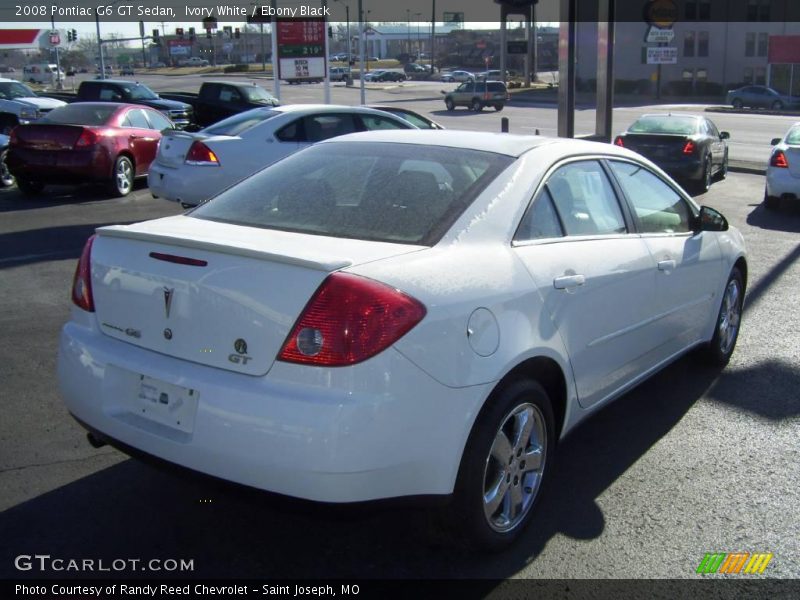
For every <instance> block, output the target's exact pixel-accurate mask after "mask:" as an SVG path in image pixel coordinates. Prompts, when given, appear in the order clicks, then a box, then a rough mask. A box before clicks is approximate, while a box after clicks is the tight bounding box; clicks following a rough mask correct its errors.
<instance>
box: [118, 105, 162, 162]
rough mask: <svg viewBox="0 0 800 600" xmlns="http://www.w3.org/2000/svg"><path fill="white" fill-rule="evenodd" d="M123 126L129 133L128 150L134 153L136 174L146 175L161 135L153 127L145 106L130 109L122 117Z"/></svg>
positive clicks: (127, 133)
mask: <svg viewBox="0 0 800 600" xmlns="http://www.w3.org/2000/svg"><path fill="white" fill-rule="evenodd" d="M122 128H123V129H124V130H125V132H124V135H127V146H128V150H129V151H130V152H131V154H132V155H133V162H134V169H135V171H136V175H137V176H140V175H146V174H147V170H148V169H149V168H150V163H151V162H153V159H154V158H155V157H156V149H157V147H158V140H159V139H161V135H160V134H158V133H157V132H156V131H155V130H154V129H153V128H152V126H151V125H150V121H149V120H148V119H147V116H146V115H145V109H143V108H131V109H129V110H128V111H127V113H126V114H125V116H124V117H123V119H122Z"/></svg>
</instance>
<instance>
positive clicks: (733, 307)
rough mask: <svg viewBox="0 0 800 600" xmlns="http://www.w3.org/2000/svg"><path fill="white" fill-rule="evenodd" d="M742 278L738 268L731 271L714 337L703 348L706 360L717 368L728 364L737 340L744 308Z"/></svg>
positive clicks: (723, 294)
mask: <svg viewBox="0 0 800 600" xmlns="http://www.w3.org/2000/svg"><path fill="white" fill-rule="evenodd" d="M744 292H745V289H744V277H742V273H741V271H740V270H739V268H738V267H734V268H733V270H732V271H731V274H730V277H729V278H728V283H726V284H725V291H724V292H723V293H722V304H721V305H720V308H719V315H718V316H717V324H716V326H715V328H714V337H712V338H711V341H710V342H709V343H708V345H707V346H706V347H705V357H706V360H707V361H708V362H709V363H710V364H712V365H714V366H717V367H724V366H725V365H727V364H728V361H730V359H731V355H732V354H733V349H734V348H736V340H738V339H739V327H740V325H741V320H742V307H743V306H744Z"/></svg>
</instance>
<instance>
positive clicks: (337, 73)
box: [328, 67, 350, 81]
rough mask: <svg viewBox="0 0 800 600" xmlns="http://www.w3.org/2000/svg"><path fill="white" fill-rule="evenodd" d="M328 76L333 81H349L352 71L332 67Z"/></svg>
mask: <svg viewBox="0 0 800 600" xmlns="http://www.w3.org/2000/svg"><path fill="white" fill-rule="evenodd" d="M328 76H329V78H330V80H331V81H347V79H348V78H349V77H350V69H348V68H347V67H330V68H329V69H328Z"/></svg>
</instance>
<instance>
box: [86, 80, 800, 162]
mask: <svg viewBox="0 0 800 600" xmlns="http://www.w3.org/2000/svg"><path fill="white" fill-rule="evenodd" d="M86 77H90V76H87V75H79V76H77V77H76V78H75V85H77V84H78V82H79V81H80V80H81V78H86ZM231 78H233V79H246V80H250V81H255V82H256V83H257V84H258V85H260V86H261V87H263V88H265V89H266V90H267V91H269V92H274V81H273V80H272V79H271V78H270V79H266V78H261V77H258V76H254V77H240V76H232V77H231ZM135 79H137V80H138V81H141V82H142V83H145V84H147V85H149V86H150V87H151V88H152V89H153V90H155V91H157V92H159V91H167V90H170V91H181V92H196V91H197V90H198V89H200V84H201V83H202V82H203V81H204V80H208V79H213V77H204V76H201V75H184V76H179V77H173V76H168V75H149V74H147V73H141V74H137V75H136V77H135ZM456 85H458V84H455V83H442V82H421V81H409V82H406V83H403V84H399V85H395V84H369V85H368V87H369V89H368V90H367V92H366V101H367V103H368V104H369V103H372V104H381V103H387V102H390V103H398V104H401V105H402V106H405V107H406V108H410V109H412V110H415V111H417V112H420V113H422V114H426V115H428V116H430V117H431V118H432V119H434V120H436V121H438V122H439V123H441V124H442V125H443V126H444V127H446V128H448V129H471V130H478V131H500V120H501V118H502V117H508V119H509V121H510V130H511V132H512V133H524V134H533V133H535V132H536V130H538V131H539V132H540V133H541V135H549V136H555V135H556V134H557V120H556V116H557V113H556V108H555V106H554V105H547V104H540V105H532V104H523V103H520V102H519V101H514V100H512V101H511V103H510V104H509V105H508V106H506V108H505V109H504V110H503V111H502V112H500V113H496V112H495V111H494V110H493V109H487V110H485V111H484V112H483V113H481V114H476V113H473V112H472V111H468V110H467V109H465V108H459V109H456V110H455V111H453V112H448V111H447V110H446V109H445V108H444V102H443V100H442V94H441V90H450V89H453V88H454V87H455V86H456ZM280 89H281V101H282V102H283V103H285V104H289V103H303V104H308V103H322V102H324V89H323V84H307V85H288V84H286V83H283V84H281V88H280ZM331 99H332V102H334V103H337V104H347V105H355V104H359V102H360V89H359V82H358V81H356V82H355V85H354V86H353V87H346V86H345V85H344V84H342V83H335V84H332V86H331ZM706 108H707V105H699V104H698V105H659V106H652V105H647V104H642V105H641V106H628V107H619V108H615V109H614V113H613V123H614V130H615V131H623V130H624V129H625V128H626V127H627V126H628V125H630V124H631V123H632V122H633V121H634V120H635V119H636V118H637V117H639V116H641V115H642V114H645V113H647V112H664V111H672V112H687V113H702V112H703V111H705V109H706ZM706 116H708V117H710V118H711V120H712V121H714V123H715V124H716V125H717V127H718V129H719V130H720V131H728V132H730V133H731V139H730V140H729V142H728V144H729V148H730V157H731V160H732V161H734V162H735V163H739V164H746V165H747V166H763V165H765V164H766V162H767V159H768V158H769V154H770V148H771V146H770V144H769V142H770V140H771V139H772V138H774V137H781V136H783V134H784V133H786V130H787V129H788V128H789V126H790V125H791V124H792V123H795V122H796V121H798V120H800V118H798V117H792V116H781V115H765V114H763V113H760V111H752V112H749V113H743V114H742V113H737V114H734V113H715V112H712V113H708V114H707V115H706ZM594 127H595V111H594V109H591V108H584V109H578V110H576V113H575V133H576V135H590V134H593V133H594Z"/></svg>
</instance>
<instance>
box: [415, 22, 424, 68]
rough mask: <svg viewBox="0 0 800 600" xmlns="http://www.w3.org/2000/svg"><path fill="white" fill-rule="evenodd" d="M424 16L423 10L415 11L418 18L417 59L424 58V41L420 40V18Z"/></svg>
mask: <svg viewBox="0 0 800 600" xmlns="http://www.w3.org/2000/svg"><path fill="white" fill-rule="evenodd" d="M421 16H422V13H421V12H418V13H414V17H416V19H417V60H420V59H421V58H422V42H421V41H420V37H419V18H420V17H421Z"/></svg>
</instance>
